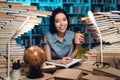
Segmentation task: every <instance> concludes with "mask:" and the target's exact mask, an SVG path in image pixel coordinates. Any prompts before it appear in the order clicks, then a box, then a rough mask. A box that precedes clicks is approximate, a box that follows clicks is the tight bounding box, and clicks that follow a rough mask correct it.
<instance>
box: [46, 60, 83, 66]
mask: <svg viewBox="0 0 120 80" xmlns="http://www.w3.org/2000/svg"><path fill="white" fill-rule="evenodd" d="M80 61H82V59H73V60H72V61H71V62H70V63H68V64H62V63H55V62H49V61H46V62H45V63H46V64H51V65H55V66H58V67H65V68H69V67H70V66H72V65H74V64H76V63H78V62H80Z"/></svg>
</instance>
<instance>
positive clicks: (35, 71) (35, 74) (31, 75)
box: [27, 67, 44, 79]
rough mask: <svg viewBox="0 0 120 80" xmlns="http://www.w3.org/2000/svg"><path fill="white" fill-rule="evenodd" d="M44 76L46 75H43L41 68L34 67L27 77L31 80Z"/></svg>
mask: <svg viewBox="0 0 120 80" xmlns="http://www.w3.org/2000/svg"><path fill="white" fill-rule="evenodd" d="M43 76H44V75H43V74H42V72H41V68H40V67H32V68H30V71H29V73H28V75H27V77H28V78H31V79H35V78H41V77H43Z"/></svg>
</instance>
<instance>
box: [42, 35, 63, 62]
mask: <svg viewBox="0 0 120 80" xmlns="http://www.w3.org/2000/svg"><path fill="white" fill-rule="evenodd" d="M43 43H47V39H46V37H45V36H44V37H43ZM43 48H44V51H45V53H46V58H47V61H51V62H57V63H62V59H59V60H54V59H52V57H51V51H50V46H49V44H45V45H44V46H43Z"/></svg>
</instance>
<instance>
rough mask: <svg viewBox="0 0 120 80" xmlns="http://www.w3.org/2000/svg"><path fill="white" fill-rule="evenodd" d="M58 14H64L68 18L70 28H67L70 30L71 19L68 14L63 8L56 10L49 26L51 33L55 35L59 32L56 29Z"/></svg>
mask: <svg viewBox="0 0 120 80" xmlns="http://www.w3.org/2000/svg"><path fill="white" fill-rule="evenodd" d="M58 13H63V14H65V16H66V18H67V21H68V26H67V29H69V18H68V15H67V13H66V12H65V11H64V10H63V9H61V8H56V9H54V10H53V11H52V15H51V16H50V20H49V26H50V33H52V34H54V33H56V32H57V30H56V28H55V16H56V15H57V14H58Z"/></svg>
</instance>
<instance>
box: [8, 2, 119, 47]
mask: <svg viewBox="0 0 120 80" xmlns="http://www.w3.org/2000/svg"><path fill="white" fill-rule="evenodd" d="M8 2H19V3H22V4H23V5H34V6H37V9H38V10H45V11H52V10H54V9H55V8H57V7H61V8H63V9H64V10H65V11H66V12H67V13H68V15H69V20H70V26H71V28H70V29H71V30H73V31H75V30H76V29H77V30H80V31H82V32H84V34H85V37H86V39H85V42H86V43H87V45H88V46H87V47H91V46H92V45H91V43H92V42H91V34H90V32H89V31H88V30H87V26H86V25H83V24H82V23H81V22H80V21H79V20H78V19H80V18H81V17H85V16H88V15H87V12H88V11H89V10H91V11H92V12H107V11H112V10H120V0H8ZM48 24H49V16H48V17H45V18H43V19H42V23H41V24H40V25H39V26H36V27H35V28H34V29H33V30H31V31H29V32H28V33H26V34H25V35H23V36H22V37H21V39H25V38H28V39H30V41H29V44H30V45H36V44H39V43H40V39H41V31H42V30H43V29H44V32H46V31H48V29H49V26H48ZM28 36H29V37H28ZM19 39H20V37H19V38H18V40H19ZM36 40H37V41H36ZM21 44H23V45H24V44H25V41H23V42H22V43H21Z"/></svg>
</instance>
